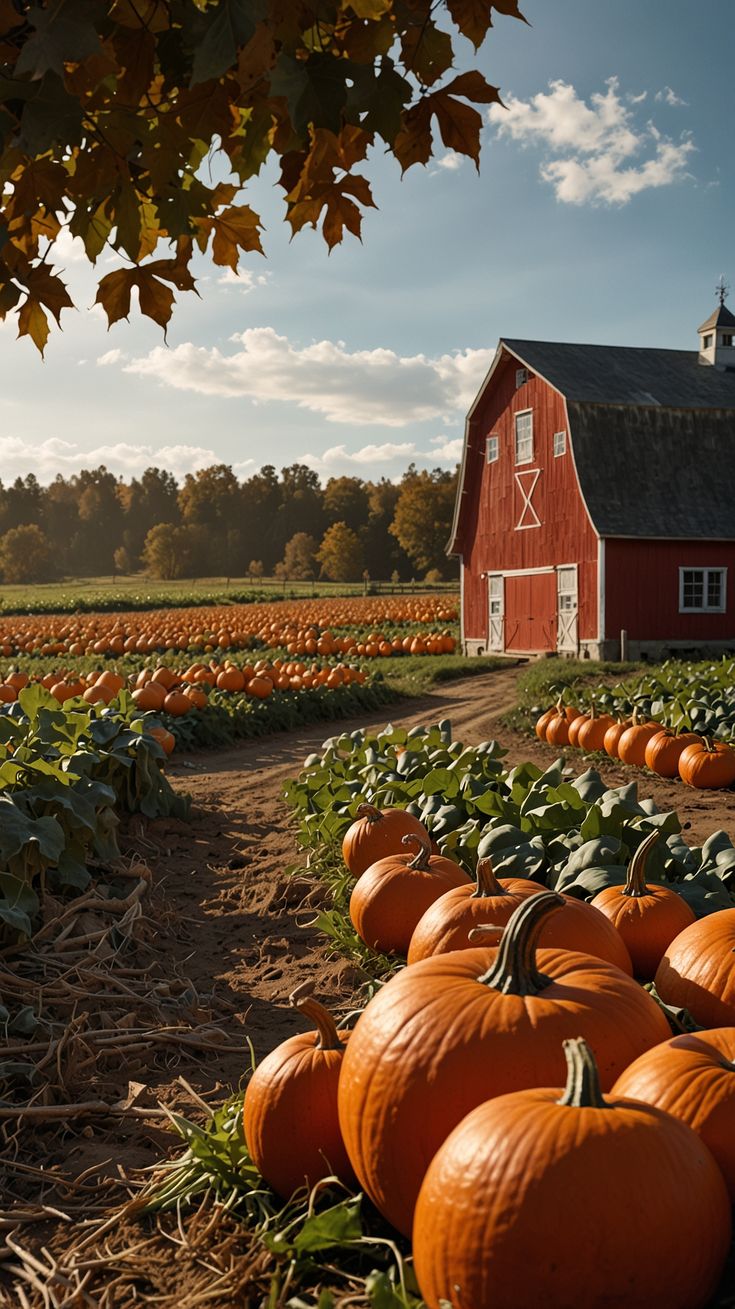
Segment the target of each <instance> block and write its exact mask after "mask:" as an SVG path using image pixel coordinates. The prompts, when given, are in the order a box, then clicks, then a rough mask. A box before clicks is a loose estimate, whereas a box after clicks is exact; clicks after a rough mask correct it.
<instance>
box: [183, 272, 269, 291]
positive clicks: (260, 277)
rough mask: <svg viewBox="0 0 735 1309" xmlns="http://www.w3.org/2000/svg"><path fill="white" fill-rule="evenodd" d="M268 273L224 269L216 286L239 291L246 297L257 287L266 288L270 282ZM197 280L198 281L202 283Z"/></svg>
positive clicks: (202, 279)
mask: <svg viewBox="0 0 735 1309" xmlns="http://www.w3.org/2000/svg"><path fill="white" fill-rule="evenodd" d="M270 276H271V275H270V273H254V272H253V270H252V268H240V269H238V271H237V272H235V271H234V269H233V268H226V269H225V271H224V272H223V273H222V274H221V275H220V276H219V277H218V278H217V285H218V286H227V287H231V288H234V290H236V291H240V292H241V294H242V295H248V293H249V292H250V291H254V290H255V288H256V287H258V286H266V285H267V283H268V282H269V281H270ZM204 280H205V279H204V278H201V277H200V278H199V281H200V282H201V281H204Z"/></svg>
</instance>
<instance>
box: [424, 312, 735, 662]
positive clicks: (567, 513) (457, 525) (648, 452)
mask: <svg viewBox="0 0 735 1309" xmlns="http://www.w3.org/2000/svg"><path fill="white" fill-rule="evenodd" d="M699 334H700V349H699V351H696V350H692V351H689V350H655V349H652V350H648V349H638V348H635V347H628V346H597V345H563V344H557V343H553V342H547V341H519V340H501V341H500V343H499V345H498V349H497V352H496V354H495V358H494V360H493V363H492V366H491V368H490V371H489V373H488V375H487V377H486V378H485V381H484V382H483V385H482V387H481V389H480V392H479V395H478V396H477V399H476V400H475V402H474V404H473V405H472V407H471V409H470V412H469V415H468V417H467V422H466V428H465V443H464V451H463V455H462V464H461V469H460V476H459V485H458V490H457V504H456V509H455V516H454V526H453V530H452V539H451V541H450V543H449V546H448V551H449V553H450V554H452V555H459V558H460V566H461V583H462V637H463V644H464V649H465V651H466V653H468V654H484V653H485V652H487V651H493V650H497V651H508V652H514V653H515V652H517V653H519V654H520V653H523V654H539V653H551V652H559V653H562V654H581V655H583V656H589V657H592V658H600V659H602V658H618V657H620V652H621V633H623V634H624V635H623V637H622V640H623V643H625V641H626V640H627V650H628V653H629V655H630V656H631V657H632V658H635V657H639V656H642V655H643V656H647V655H650V656H656V657H659V656H661V655H664V654H666V653H667V652H674V651H676V650H689V649H691V650H694V649H696V648H697V647H701V646H706V647H708V648H710V647H711V648H715V649H716V648H720V649H725V648H735V346H734V345H733V342H734V341H735V316H733V314H731V313H730V311H729V309H727V307H726V306H725V305H724V304H723V303H722V301H721V303H720V307H719V308H718V309H717V310H716V311H715V312H714V313H713V314H712V316H711V318H709V319H708V320H707V322H706V323H703V324H702V327H701V328H700V329H699Z"/></svg>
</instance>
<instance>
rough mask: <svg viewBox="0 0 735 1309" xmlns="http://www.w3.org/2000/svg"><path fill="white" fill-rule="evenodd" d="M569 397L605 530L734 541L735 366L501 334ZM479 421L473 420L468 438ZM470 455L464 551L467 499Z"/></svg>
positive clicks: (595, 511) (689, 355) (507, 346)
mask: <svg viewBox="0 0 735 1309" xmlns="http://www.w3.org/2000/svg"><path fill="white" fill-rule="evenodd" d="M504 351H508V352H510V354H511V355H513V356H515V358H516V359H517V360H518V362H519V363H521V364H523V365H525V367H527V368H528V369H529V370H530V371H531V372H533V373H536V374H537V375H538V376H539V377H542V378H543V379H544V380H545V381H546V382H548V383H549V385H551V386H552V387H554V389H555V390H557V391H559V392H560V394H561V395H563V396H564V397H565V399H566V402H567V413H568V417H569V432H570V437H571V446H572V451H573V455H574V461H575V465H576V469H577V476H578V478H579V484H580V489H581V492H582V496H583V498H584V501H585V504H586V506H587V509H588V512H589V515H590V518H591V520H592V524H593V526H594V528H595V530H596V532H597V533H598V535H599V536H602V537H605V536H618V537H619V536H622V537H648V538H665V539H668V538H679V539H687V540H732V539H735V370H729V369H728V370H724V369H719V368H714V367H712V366H711V365H706V364H700V363H699V356H698V354H697V351H693V350H657V349H646V348H639V347H636V346H599V345H568V344H563V343H560V342H553V341H525V340H518V339H516V338H503V339H501V341H500V343H499V346H498V351H497V354H496V356H495V361H494V363H493V366H492V367H491V369H490V372H489V374H488V376H487V378H486V379H485V381H484V383H483V386H482V388H481V391H480V393H479V395H478V397H477V400H475V402H474V404H473V406H472V408H471V409H470V419H471V417H472V415H473V414H474V412H475V409H476V407H477V405H478V404H479V402H480V399H481V397H482V395H483V394H484V391H485V388H486V387H487V386H489V385H490V384H491V379H492V376H493V373H494V371H495V368H496V366H497V364H498V363H499V361H500V359H501V358H502V355H503V353H504ZM469 431H470V422H469V420H468V425H467V436H466V438H465V441H466V440H467V439H468V437H469ZM465 471H466V458H465V456H464V455H463V460H462V468H461V471H460V479H459V486H458V493H457V514H456V515H455V524H454V528H453V533H452V541H451V542H450V546H449V549H450V551H456V549H457V545H458V534H459V526H460V524H459V515H460V507H461V504H462V501H463V494H462V493H463V490H464V475H465Z"/></svg>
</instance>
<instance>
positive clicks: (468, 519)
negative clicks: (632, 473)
mask: <svg viewBox="0 0 735 1309" xmlns="http://www.w3.org/2000/svg"><path fill="white" fill-rule="evenodd" d="M518 366H519V365H518V361H517V360H516V359H515V358H513V357H512V356H507V357H506V358H505V360H504V361H502V362H501V364H500V365H499V367H498V368H497V369H496V371H495V373H494V375H493V378H492V380H491V381H490V383H489V385H488V387H487V389H486V393H485V395H484V397H483V399H482V400H481V402H480V403H479V405H478V408H477V410H476V412H475V414H474V416H473V418H472V420H471V425H470V434H469V442H468V450H467V454H466V472H465V483H464V497H463V504H462V509H461V513H460V520H459V532H458V549H459V552H460V553H461V554H462V556H463V562H464V572H463V580H464V635H465V637H469V638H474V639H477V640H486V639H487V636H488V583H487V577H486V576H484V574H486V573H488V572H505V571H508V570H519V569H525V568H540V567H546V566H549V565H552V566H556V565H560V564H573V563H576V564H577V565H578V601H579V628H578V635H579V639H580V640H595V639H596V638H597V636H598V602H597V536H596V534H595V531H594V529H593V528H592V525H591V523H590V521H589V517H588V515H587V511H586V509H585V507H584V502H583V500H582V497H581V494H580V491H579V485H578V482H577V476H576V472H575V469H574V459H573V454H572V440H573V433H569V431H568V430H567V418H566V409H565V405H564V399H563V397H562V396H560V395H559V394H558V393H557V392H556V391H554V390H553V389H552V388H551V387H550V386H548V385H547V384H546V382H544V381H542V380H541V379H540V378H538V377H531V378H530V379H529V381H528V382H526V383H525V384H524V385H523V386H522V387H520V388H519V389H516V385H515V371H516V368H517V367H518ZM524 409H531V410H532V411H533V447H534V448H533V453H534V457H533V461H532V462H531V463H529V464H521V465H518V466H516V463H515V448H514V421H513V420H514V414H516V413H517V412H518V411H519V410H524ZM561 431H567V449H566V453H565V454H563V455H561V456H559V457H556V458H555V456H554V446H553V442H554V433H555V432H561ZM490 435H497V436H498V438H499V458H498V460H497V462H495V463H492V464H488V463H487V462H486V460H485V442H486V438H487V437H488V436H490ZM533 470H538V472H539V476H538V479H537V481H536V486H535V488H534V491H533V497H532V504H533V507H534V509H535V511H536V514H537V515H538V518H539V519H540V524H541V525H540V526H538V527H528V528H526V529H525V530H524V529H521V530H518V524H519V522H521V521H523V522H528V521H531V516H530V515H529V514H528V512H526V514H525V516H524V517H523V518H522V513H523V497H522V495H521V493H520V491H519V488H518V484H517V482H516V479H515V476H514V474H515V473H520V474H522V475H524V476H523V481H524V485H526V486H528V484H529V483H530V482H531V481H532V480H533V479H532V478H531V477H526V476H525V474H528V473H530V472H532V471H533ZM548 576H549V577H550V578H551V581H548V580H547V581H546V582H545V583H544V584H543V585H542V584H540V583H533V584H531V585H532V588H533V587H534V586H535V587H536V590H532V594H533V602H534V603H542V604H543V606H544V611H543V613H541V612H540V613H539V614H538V615H537V619H538V620H542V621H541V622H540V625H539V623H538V622H537V623H536V625H535V626H534V627H533V630H532V631H531V629H530V628H529V629H527V634H528V635H529V639H530V637H531V636H533V641H534V643H533V644H531V645H526V646H525V647H523V646H521V645H517V644H516V645H514V647H513V648H516V649H522V648H525V649H527V650H534V649H537V650H545V649H554V648H555V645H556V627H555V615H556V581H555V578H554V575H553V574H551V575H548ZM505 589H506V639H507V637H508V635H510V629H509V627H508V615H509V603H510V604H511V605H512V606H513V607H514V608H516V607H517V606H520V608H524V607H525V608H526V609H527V608H528V595H526V596H525V602H524V600H523V597H524V595H525V593H524V590H523V588H522V587H519V586H517V585H516V584H515V583H514V582H512V579H510V578H508V579H506V586H505ZM552 591H553V594H552ZM529 594H531V593H529ZM515 616H516V617H517V616H518V614H516V615H515ZM525 617H526V618H527V617H529V615H528V614H526V615H525ZM543 631H545V632H546V633H547V637H546V638H545V639H544V641H543V644H537V643H536V641H537V638H538V636H539V635H540V633H542V632H543ZM512 639H513V640H514V642H515V641H516V640H520V636H514V637H513V638H512Z"/></svg>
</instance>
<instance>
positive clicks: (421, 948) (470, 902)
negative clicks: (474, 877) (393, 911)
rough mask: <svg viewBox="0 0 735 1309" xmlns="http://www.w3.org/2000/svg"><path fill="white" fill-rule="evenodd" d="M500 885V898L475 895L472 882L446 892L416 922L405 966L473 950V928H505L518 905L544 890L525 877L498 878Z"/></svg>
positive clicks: (497, 896)
mask: <svg viewBox="0 0 735 1309" xmlns="http://www.w3.org/2000/svg"><path fill="white" fill-rule="evenodd" d="M499 881H500V885H501V886H502V888H503V891H504V893H505V894H503V895H475V889H476V887H475V884H474V882H471V883H470V884H469V885H468V886H457V887H454V888H453V889H452V890H451V891H445V893H444V895H442V896H440V897H439V899H438V900H435V901H434V903H433V904H432V905H430V906H429V908H428V909H427V910H426V912H425V913H424V914H422V916H421V918H420V919H419V921H418V923H417V925H416V928H415V929H414V932H413V935H412V937H411V941H410V944H409V947H408V962H409V963H410V964H415V963H416V962H417V960H419V959H428V958H429V956H430V955H433V954H448V953H449V951H450V950H470V949H472V942H471V941H470V939H469V934H470V932H471V930H472V928H473V927H477V926H478V925H482V924H484V923H492V924H494V925H496V926H497V927H505V924H506V923H507V921H508V919H509V918H510V916H511V914H512V913H513V912H514V910H516V909H517V908H518V906H519V904H522V903H523V901H524V900H526V899H527V898H528V896H529V895H538V894H539V892H541V891H543V889H544V888H543V886H539V884H538V882H532V881H531V880H530V879H529V878H527V877H501V878H500V879H499ZM554 917H558V915H556V914H555V915H554Z"/></svg>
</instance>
